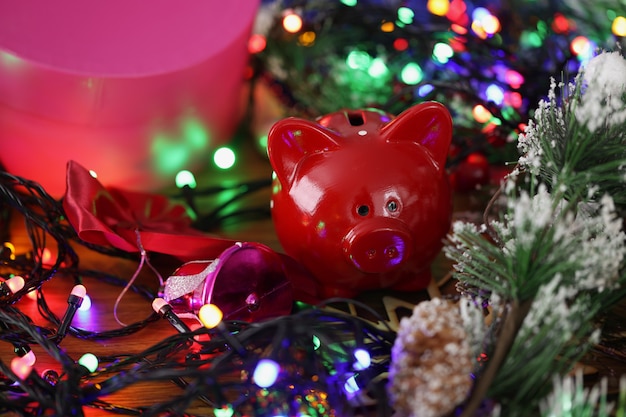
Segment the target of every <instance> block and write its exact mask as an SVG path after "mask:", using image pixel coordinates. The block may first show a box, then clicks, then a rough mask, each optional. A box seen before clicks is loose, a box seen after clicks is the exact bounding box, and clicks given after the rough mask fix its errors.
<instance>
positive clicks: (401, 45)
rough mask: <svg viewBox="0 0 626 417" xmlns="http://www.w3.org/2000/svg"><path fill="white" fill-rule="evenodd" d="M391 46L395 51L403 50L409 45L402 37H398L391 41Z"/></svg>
mask: <svg viewBox="0 0 626 417" xmlns="http://www.w3.org/2000/svg"><path fill="white" fill-rule="evenodd" d="M393 47H394V49H395V50H396V51H404V50H406V49H407V48H408V47H409V41H407V40H406V39H404V38H398V39H396V40H395V41H393Z"/></svg>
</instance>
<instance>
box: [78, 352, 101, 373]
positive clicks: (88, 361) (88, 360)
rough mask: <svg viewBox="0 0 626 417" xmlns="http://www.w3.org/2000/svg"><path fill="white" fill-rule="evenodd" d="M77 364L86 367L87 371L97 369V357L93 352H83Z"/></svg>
mask: <svg viewBox="0 0 626 417" xmlns="http://www.w3.org/2000/svg"><path fill="white" fill-rule="evenodd" d="M78 364H79V365H82V366H84V367H85V368H87V370H88V371H89V372H95V371H96V369H98V357H97V356H96V355H94V354H93V353H85V354H84V355H83V356H81V357H80V359H79V360H78Z"/></svg>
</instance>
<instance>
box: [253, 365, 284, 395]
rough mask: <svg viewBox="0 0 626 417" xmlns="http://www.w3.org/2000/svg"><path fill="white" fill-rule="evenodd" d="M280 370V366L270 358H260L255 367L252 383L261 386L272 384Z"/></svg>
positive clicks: (265, 386) (266, 386)
mask: <svg viewBox="0 0 626 417" xmlns="http://www.w3.org/2000/svg"><path fill="white" fill-rule="evenodd" d="M279 372H280V366H279V365H278V363H276V362H275V361H273V360H271V359H261V360H260V361H259V362H258V363H257V365H256V368H254V373H253V375H252V378H254V383H255V384H257V385H258V386H259V387H261V388H268V387H271V386H272V385H274V383H275V382H276V379H278V373H279Z"/></svg>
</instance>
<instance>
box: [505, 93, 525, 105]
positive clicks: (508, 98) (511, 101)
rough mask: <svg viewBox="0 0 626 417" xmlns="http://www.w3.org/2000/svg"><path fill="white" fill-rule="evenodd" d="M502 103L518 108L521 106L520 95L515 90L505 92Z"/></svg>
mask: <svg viewBox="0 0 626 417" xmlns="http://www.w3.org/2000/svg"><path fill="white" fill-rule="evenodd" d="M504 104H508V105H509V106H511V107H514V108H516V109H519V108H520V107H522V104H523V103H522V95H521V94H520V93H518V92H517V91H514V92H510V93H506V94H505V95H504Z"/></svg>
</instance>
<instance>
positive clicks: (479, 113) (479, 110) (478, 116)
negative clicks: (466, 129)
mask: <svg viewBox="0 0 626 417" xmlns="http://www.w3.org/2000/svg"><path fill="white" fill-rule="evenodd" d="M472 116H474V120H476V121H477V122H478V123H487V122H488V121H489V120H491V112H490V111H489V110H487V108H486V107H485V106H483V105H482V104H477V105H476V106H474V108H473V109H472Z"/></svg>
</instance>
